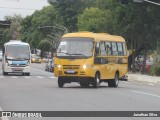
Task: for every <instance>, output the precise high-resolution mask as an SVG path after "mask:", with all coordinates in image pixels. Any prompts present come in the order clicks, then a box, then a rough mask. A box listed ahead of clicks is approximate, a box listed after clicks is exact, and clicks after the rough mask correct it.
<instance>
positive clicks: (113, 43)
mask: <svg viewBox="0 0 160 120" xmlns="http://www.w3.org/2000/svg"><path fill="white" fill-rule="evenodd" d="M112 52H113V55H118V50H117V44H116V43H115V42H112Z"/></svg>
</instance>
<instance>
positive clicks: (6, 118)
mask: <svg viewBox="0 0 160 120" xmlns="http://www.w3.org/2000/svg"><path fill="white" fill-rule="evenodd" d="M0 111H2V112H3V111H4V110H3V109H2V107H0ZM1 120H9V119H8V117H1Z"/></svg>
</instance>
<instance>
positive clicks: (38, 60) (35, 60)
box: [31, 54, 42, 63]
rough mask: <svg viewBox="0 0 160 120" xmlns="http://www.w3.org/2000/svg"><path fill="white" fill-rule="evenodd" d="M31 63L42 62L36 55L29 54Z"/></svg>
mask: <svg viewBox="0 0 160 120" xmlns="http://www.w3.org/2000/svg"><path fill="white" fill-rule="evenodd" d="M31 62H32V63H41V62H42V60H41V58H40V57H39V56H37V55H36V54H31Z"/></svg>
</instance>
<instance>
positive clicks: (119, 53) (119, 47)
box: [117, 43, 124, 56]
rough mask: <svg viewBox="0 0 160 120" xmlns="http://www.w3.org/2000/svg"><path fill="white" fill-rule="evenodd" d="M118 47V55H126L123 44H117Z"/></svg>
mask: <svg viewBox="0 0 160 120" xmlns="http://www.w3.org/2000/svg"><path fill="white" fill-rule="evenodd" d="M117 47H118V55H120V56H122V55H124V51H123V46H122V43H117Z"/></svg>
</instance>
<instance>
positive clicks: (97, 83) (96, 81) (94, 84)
mask: <svg viewBox="0 0 160 120" xmlns="http://www.w3.org/2000/svg"><path fill="white" fill-rule="evenodd" d="M99 83H100V76H99V74H96V75H95V78H94V79H93V87H94V88H98V85H99Z"/></svg>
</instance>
